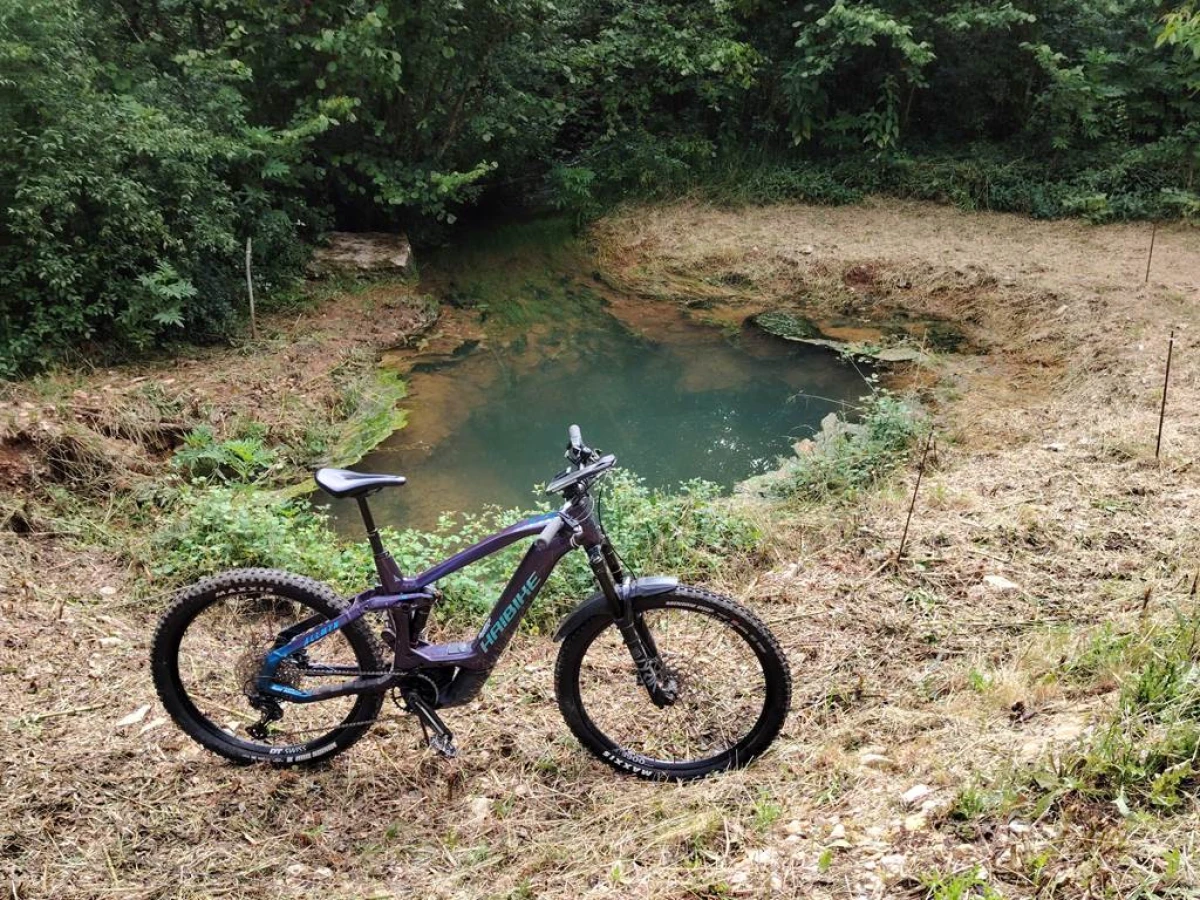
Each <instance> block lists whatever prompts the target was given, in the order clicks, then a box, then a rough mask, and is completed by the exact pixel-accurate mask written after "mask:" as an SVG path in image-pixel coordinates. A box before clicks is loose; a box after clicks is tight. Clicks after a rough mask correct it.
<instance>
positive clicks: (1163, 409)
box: [1154, 328, 1175, 459]
mask: <svg viewBox="0 0 1200 900" xmlns="http://www.w3.org/2000/svg"><path fill="white" fill-rule="evenodd" d="M1174 349H1175V329H1174V328H1172V329H1171V337H1170V338H1168V339H1167V371H1166V373H1165V374H1164V375H1163V395H1162V406H1160V407H1159V408H1158V440H1157V441H1155V442H1154V458H1155V459H1158V454H1159V451H1160V450H1162V431H1163V418H1164V417H1165V416H1166V414H1167V384H1168V382H1170V380H1171V353H1172V351H1174Z"/></svg>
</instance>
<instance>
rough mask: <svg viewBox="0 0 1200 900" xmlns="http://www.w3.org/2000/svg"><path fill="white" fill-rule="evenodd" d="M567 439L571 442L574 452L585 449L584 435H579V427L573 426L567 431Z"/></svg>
mask: <svg viewBox="0 0 1200 900" xmlns="http://www.w3.org/2000/svg"><path fill="white" fill-rule="evenodd" d="M567 438H568V439H569V440H570V441H571V449H572V450H582V449H583V435H582V434H580V433H579V426H578V425H572V426H571V427H570V428H568V429H567Z"/></svg>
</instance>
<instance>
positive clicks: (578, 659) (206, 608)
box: [151, 425, 791, 781]
mask: <svg viewBox="0 0 1200 900" xmlns="http://www.w3.org/2000/svg"><path fill="white" fill-rule="evenodd" d="M568 433H569V443H568V445H567V451H566V456H567V459H568V463H569V464H568V466H567V468H566V469H565V470H564V471H562V472H560V473H559V474H558V475H556V476H555V477H554V478H553V479H552V480H551V481H550V482H549V484H547V485H546V491H547V493H550V494H561V495H562V498H563V500H564V501H565V502H564V504H563V506H562V508H561V509H559V510H558V511H556V512H549V513H545V514H544V515H539V516H534V517H532V518H528V519H525V520H524V521H521V522H518V523H516V524H514V525H511V526H509V527H508V528H505V529H504V530H503V531H500V532H498V533H496V534H493V535H491V536H490V537H487V538H485V539H483V540H481V541H479V542H478V543H476V544H474V545H472V546H470V547H467V548H466V549H464V550H462V551H461V552H459V553H456V554H454V555H453V556H451V557H450V558H449V559H446V560H445V561H443V562H440V563H438V564H437V565H435V566H433V567H432V568H430V569H428V570H427V571H425V572H422V573H420V574H419V575H415V576H405V575H404V574H403V573H402V572H401V571H400V568H399V566H398V565H397V564H396V561H395V560H394V559H393V557H392V556H391V554H390V553H389V552H388V551H387V549H386V548H385V547H384V545H383V541H382V539H381V538H380V535H379V531H378V529H377V528H376V526H375V522H374V519H373V518H372V516H371V511H370V508H369V506H368V503H367V498H368V497H369V496H371V495H372V494H374V493H375V492H377V491H380V490H383V489H386V488H392V487H398V486H400V485H403V484H404V483H405V479H404V478H403V477H401V476H398V475H380V474H368V473H361V472H352V471H348V470H345V469H320V470H319V471H317V472H316V474H315V478H316V482H317V484H318V485H320V486H321V487H322V488H324V490H325V491H326V492H327V493H328V494H330V495H332V496H334V497H349V498H353V499H355V500H356V501H357V503H358V509H359V513H360V514H361V516H362V520H363V525H364V526H365V528H366V532H367V540H368V542H369V544H370V547H371V551H372V553H373V554H374V560H375V568H376V571H377V572H378V576H379V583H378V584H377V585H376V586H375V587H373V588H371V589H370V590H367V591H364V592H363V593H361V594H358V595H357V596H355V597H353V598H350V599H348V600H347V599H343V598H341V597H339V596H338V595H337V594H335V593H334V592H333V591H332V590H331V589H330V588H328V587H327V586H325V585H323V584H321V583H319V582H317V581H314V580H313V579H311V578H306V577H303V576H301V575H295V574H292V573H290V572H282V571H275V570H271V569H234V570H231V571H227V572H223V573H221V574H219V575H215V576H212V577H210V578H205V579H202V580H201V581H199V582H197V583H196V584H194V585H192V586H190V587H187V588H184V589H183V590H181V591H180V592H179V593H178V594H177V595H176V597H175V598H174V600H173V602H172V603H171V605H170V607H169V608H168V609H167V611H166V612H165V613H164V615H163V617H162V620H161V621H160V623H159V625H158V629H157V631H156V632H155V635H154V641H153V647H152V651H151V668H152V672H153V676H154V683H155V686H156V688H157V690H158V695H159V697H160V698H161V700H162V703H163V705H164V706H165V707H166V709H167V711H168V712H169V713H170V715H171V717H172V718H173V719H174V720H175V722H176V723H177V724H178V725H179V727H180V728H182V729H183V731H185V732H186V733H187V734H188V735H189V736H191V737H192V738H193V739H195V740H196V741H198V742H199V743H200V744H201V745H202V746H204V747H206V748H207V749H209V750H211V751H213V752H215V753H218V754H220V755H221V756H224V757H227V758H229V759H231V760H235V761H237V762H243V763H251V762H266V763H273V764H276V765H281V766H286V765H295V764H299V763H310V762H314V761H318V760H324V759H328V758H330V757H331V756H333V755H334V754H336V753H339V752H341V751H343V750H346V749H347V748H348V747H350V746H351V745H352V744H354V742H355V741H357V740H358V739H359V738H361V737H362V736H363V734H365V733H366V731H367V730H368V729H369V728H370V727H371V724H372V723H373V722H374V721H375V720H376V718H377V717H378V715H379V713H380V710H381V707H382V704H383V702H384V700H385V699H386V696H387V694H388V693H389V692H390V693H391V694H392V697H393V699H394V700H396V702H397V704H399V705H401V707H402V708H403V709H404V710H405V711H406V712H408V713H410V714H412V715H413V716H415V717H416V718H417V720H418V721H419V722H420V724H421V727H422V730H423V731H424V733H425V737H426V740H427V741H428V744H429V746H430V747H431V748H432V749H433V750H435V751H437V752H438V753H440V754H442V755H444V756H447V757H450V756H454V755H455V754H456V753H457V748H456V746H455V743H454V737H453V734H452V733H451V731H450V729H449V728H448V727H447V726H446V724H445V723H444V722H443V721H442V718H441V716H440V715H439V714H438V711H439V710H443V709H449V708H452V707H457V706H462V705H463V704H465V703H468V702H469V701H470V700H472V699H473V698H474V697H476V696H477V695H478V694H479V692H480V690H481V689H482V687H483V685H484V683H485V682H486V681H487V680H488V676H489V675H490V674H491V672H492V669H493V667H494V666H495V665H496V663H497V661H498V660H499V659H500V657H501V655H502V654H503V653H504V650H505V648H506V647H507V646H508V643H509V641H510V640H511V639H512V636H513V634H514V632H515V631H516V629H517V627H518V625H519V624H520V622H521V619H522V617H523V616H524V615H525V613H526V612H527V611H528V609H529V607H530V604H532V603H533V601H534V599H535V598H536V597H537V595H538V592H539V591H540V590H541V588H542V587H543V585H545V583H546V579H547V578H549V577H550V573H551V572H553V570H554V567H555V566H556V565H557V564H558V562H559V560H561V559H562V558H563V557H564V556H565V555H566V554H567V553H569V552H571V551H573V550H582V551H583V552H584V553H585V554H586V556H587V560H588V564H589V566H590V567H591V571H592V574H593V575H594V576H595V579H596V583H597V586H598V588H599V589H598V591H597V592H596V593H595V594H594V595H593V596H591V597H589V598H587V599H585V600H584V601H583V602H581V603H580V604H579V605H578V606H577V607H576V608H575V609H574V611H573V612H571V613H570V614H569V615H568V616H567V617H566V618H565V619H564V620H563V622H562V624H561V626H560V627H559V629H558V631H557V633H556V634H555V636H554V638H555V640H556V641H558V642H560V647H559V650H558V658H557V663H556V665H555V669H554V682H555V691H556V695H557V700H558V706H559V709H560V711H561V712H562V716H563V718H564V719H565V720H566V723H567V727H568V728H570V730H571V731H572V732H573V733H574V735H575V736H576V737H577V738H578V739H579V741H580V742H581V743H582V744H583V746H584V747H585V748H587V749H588V750H589V751H590V752H592V753H593V754H595V755H596V756H597V757H599V758H600V759H601V760H603V761H604V762H606V763H608V764H609V765H610V766H613V767H614V768H616V769H618V770H619V771H622V772H627V773H632V774H634V775H638V776H641V777H643V778H650V779H671V780H680V781H682V780H688V779H693V778H701V777H703V776H705V775H709V774H711V773H713V772H719V771H722V770H725V769H729V768H733V767H738V766H743V765H745V764H746V763H748V762H749V761H750V760H752V759H754V758H755V757H757V756H759V755H760V754H761V753H763V751H765V750H766V749H767V747H768V746H770V744H771V742H772V741H773V740H774V739H775V737H776V736H777V735H778V734H779V731H780V728H782V726H783V723H784V719H785V718H786V716H787V712H788V706H789V703H790V699H791V675H790V672H789V669H788V663H787V659H786V657H785V656H784V653H783V651H782V650H781V649H780V647H779V643H778V642H777V641H776V639H775V637H774V635H772V634H771V632H770V630H769V629H768V628H767V627H766V625H764V624H763V623H762V621H761V620H760V619H759V618H758V617H757V616H755V615H754V613H752V612H751V611H749V610H748V609H746V608H745V607H743V606H741V605H740V604H738V603H736V602H735V601H733V600H731V599H730V598H728V597H722V596H720V595H718V594H714V593H712V592H710V591H706V590H702V589H699V588H693V587H687V586H684V585H681V584H680V583H679V582H678V581H677V579H675V578H671V577H665V576H653V577H641V578H638V577H633V576H632V575H631V574H630V573H629V571H628V569H627V566H626V565H625V564H624V563H623V561H622V560H621V557H620V556H619V554H618V553H617V551H616V550H615V549H614V547H613V544H612V542H611V541H610V540H609V538H608V535H607V534H606V533H605V530H604V527H603V524H602V521H601V516H600V510H599V508H598V504H597V501H596V499H595V497H594V495H593V487H594V486H595V485H596V483H597V482H598V481H599V480H600V479H602V478H603V477H604V476H605V474H606V473H608V472H609V471H611V470H612V468H613V467H614V466H615V465H616V457H615V456H613V455H612V454H608V455H601V454H600V453H599V452H598V451H596V450H593V449H591V448H589V447H587V446H586V445H585V444H584V443H583V439H582V436H581V435H580V432H579V428H578V427H577V426H574V425H572V426H571V427H570V429H569V432H568ZM527 538H533V541H532V543H531V544H530V545H529V548H528V550H527V551H526V552H525V555H524V556H523V558H522V559H521V561H520V563H519V564H518V565H517V568H516V571H515V572H514V573H513V575H512V577H511V579H510V580H509V582H508V584H507V586H506V587H505V588H504V590H503V592H502V593H501V595H500V597H499V599H498V600H497V601H496V604H495V606H494V608H493V609H492V610H491V612H490V614H489V615H488V617H487V620H486V621H485V622H484V624H483V627H482V628H481V629H480V630H479V632H478V633H477V634H476V635H475V636H474V637H473V638H471V639H469V640H462V641H458V642H452V643H430V642H429V641H427V640H426V637H425V635H426V626H427V623H428V622H429V618H430V614H431V612H432V611H433V609H434V607H435V606H436V604H437V602H438V600H439V599H441V593H440V592H439V590H438V589H437V588H436V587H435V584H436V582H437V581H438V580H439V579H441V578H444V577H445V576H447V575H449V574H450V573H452V572H456V571H458V570H459V569H462V568H464V567H466V566H469V565H471V564H472V563H475V562H477V561H479V560H481V559H483V558H484V557H487V556H490V555H491V554H493V553H496V552H498V551H499V550H501V549H503V548H505V547H507V546H509V545H511V544H513V543H515V542H517V541H520V540H523V539H527ZM369 613H380V614H382V615H381V616H371V615H368V614H369ZM380 618H382V619H383V620H384V621H385V622H386V624H385V625H383V627H382V628H380V627H379V624H378V620H379V619H380ZM515 724H516V723H514V726H515Z"/></svg>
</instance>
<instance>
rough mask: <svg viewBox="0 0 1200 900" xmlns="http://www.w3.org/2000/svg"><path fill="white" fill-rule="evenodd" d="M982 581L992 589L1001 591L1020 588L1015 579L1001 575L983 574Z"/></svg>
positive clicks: (1005, 591)
mask: <svg viewBox="0 0 1200 900" xmlns="http://www.w3.org/2000/svg"><path fill="white" fill-rule="evenodd" d="M983 583H984V584H986V585H987V586H988V587H990V588H991V589H992V590H994V591H1000V592H1001V593H1007V592H1008V591H1019V590H1020V589H1021V586H1020V585H1019V584H1017V583H1016V582H1015V581H1009V580H1008V579H1007V578H1005V577H1004V576H1003V575H985V576H983Z"/></svg>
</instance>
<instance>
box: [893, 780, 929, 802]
mask: <svg viewBox="0 0 1200 900" xmlns="http://www.w3.org/2000/svg"><path fill="white" fill-rule="evenodd" d="M932 793H933V788H931V787H930V786H929V785H927V784H914V785H913V786H912V787H910V788H909V789H908V790H907V791H905V792H904V793H903V794H901V795H900V799H901V800H902V801H903V802H904V805H905V806H916V805H917V804H918V803H920V802H921V801H922V800H924V799H925V798H926V797H928V796H929V795H930V794H932Z"/></svg>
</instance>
